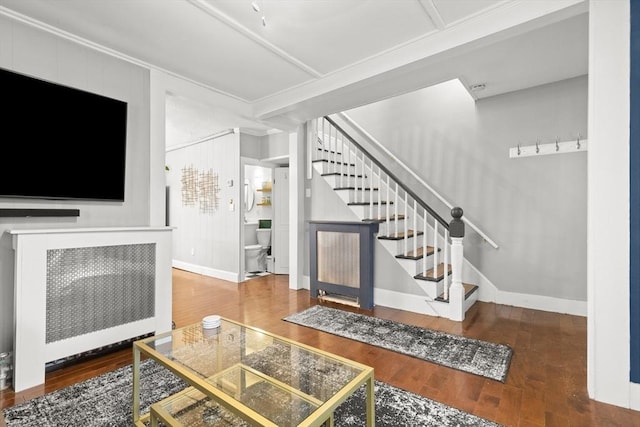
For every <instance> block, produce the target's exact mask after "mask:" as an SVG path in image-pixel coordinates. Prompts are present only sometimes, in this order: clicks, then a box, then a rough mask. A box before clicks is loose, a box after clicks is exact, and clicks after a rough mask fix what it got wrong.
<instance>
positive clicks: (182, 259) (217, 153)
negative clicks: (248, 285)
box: [166, 133, 244, 281]
mask: <svg viewBox="0 0 640 427" xmlns="http://www.w3.org/2000/svg"><path fill="white" fill-rule="evenodd" d="M166 162H167V165H168V166H169V169H170V170H169V172H167V185H168V186H169V194H170V196H169V212H170V213H169V218H170V224H169V225H171V226H173V227H176V230H175V231H174V235H173V260H174V265H175V266H177V267H180V268H184V269H186V270H190V271H195V272H198V273H201V274H207V275H210V276H213V277H219V278H222V279H226V280H232V281H238V277H239V276H238V274H239V271H240V255H239V254H240V247H241V245H240V242H241V240H240V217H241V215H242V198H241V194H243V191H244V186H243V185H242V182H241V181H240V177H241V174H240V136H239V134H238V133H233V134H229V135H226V136H223V137H220V138H216V139H213V140H210V141H205V142H202V143H200V144H195V145H191V146H189V147H186V148H181V149H177V150H173V151H170V152H168V153H167V157H166ZM190 166H193V168H195V169H197V170H198V171H199V172H200V173H206V172H212V173H213V174H214V175H217V178H218V188H219V192H218V206H217V208H215V209H205V210H204V211H203V209H202V208H201V205H200V203H199V202H196V203H195V205H188V204H187V203H186V202H187V201H188V199H187V198H184V197H183V190H184V188H185V185H184V184H183V177H184V176H185V175H184V172H183V170H184V169H185V168H188V167H190ZM231 181H233V184H232V185H230V182H231ZM231 201H232V202H233V211H232V210H230V205H231V203H230V202H231Z"/></svg>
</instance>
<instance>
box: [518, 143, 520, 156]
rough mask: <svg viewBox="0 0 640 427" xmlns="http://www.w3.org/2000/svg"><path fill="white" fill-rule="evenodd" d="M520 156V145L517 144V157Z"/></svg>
mask: <svg viewBox="0 0 640 427" xmlns="http://www.w3.org/2000/svg"><path fill="white" fill-rule="evenodd" d="M519 155H520V144H518V156H519Z"/></svg>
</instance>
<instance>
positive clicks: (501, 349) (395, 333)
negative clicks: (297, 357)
mask: <svg viewBox="0 0 640 427" xmlns="http://www.w3.org/2000/svg"><path fill="white" fill-rule="evenodd" d="M283 320H286V321H287V322H291V323H296V324H298V325H303V326H308V327H310V328H314V329H318V330H320V331H324V332H329V333H331V334H334V335H338V336H341V337H345V338H351V339H353V340H356V341H360V342H363V343H367V344H371V345H375V346H378V347H382V348H386V349H388V350H393V351H396V352H398V353H402V354H406V355H408V356H413V357H416V358H418V359H422V360H426V361H429V362H433V363H437V364H440V365H443V366H447V367H449V368H454V369H458V370H461V371H465V372H469V373H472V374H476V375H481V376H483V377H486V378H490V379H493V380H497V381H501V382H504V381H505V380H506V378H507V373H508V370H509V364H510V363H511V356H512V354H513V350H512V349H511V347H509V346H507V345H505V344H495V343H490V342H486V341H481V340H477V339H472V338H466V337H462V336H459V335H452V334H447V333H444V332H439V331H434V330H430V329H425V328H421V327H418V326H413V325H407V324H404V323H399V322H394V321H391V320H386V319H380V318H377V317H372V316H366V315H363V314H358V313H353V312H350V311H346V310H339V309H335V308H330V307H324V306H321V305H314V306H312V307H309V308H308V309H306V310H304V311H301V312H300V313H296V314H293V315H291V316H288V317H285V318H284V319H283Z"/></svg>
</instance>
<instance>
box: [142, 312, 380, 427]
mask: <svg viewBox="0 0 640 427" xmlns="http://www.w3.org/2000/svg"><path fill="white" fill-rule="evenodd" d="M142 343H143V344H144V345H146V346H148V347H149V348H150V349H151V350H154V351H155V352H156V353H159V354H160V355H161V356H162V357H163V358H165V359H167V360H168V361H170V362H171V363H175V364H177V365H178V366H180V367H184V368H186V369H187V370H188V372H190V373H191V374H193V375H194V376H195V377H197V378H199V379H201V380H203V381H204V382H205V383H206V384H207V386H208V387H211V388H214V389H216V390H218V391H219V392H222V393H224V394H225V395H227V396H229V397H230V398H232V399H233V400H234V401H236V402H239V403H240V404H242V405H244V406H245V407H246V408H249V409H250V410H252V411H255V412H256V413H257V414H261V416H264V417H266V418H267V419H269V420H270V421H272V422H273V423H275V424H277V425H298V424H299V423H300V422H301V421H302V420H304V419H306V418H307V417H308V416H310V415H311V414H312V413H313V412H314V411H315V410H316V409H318V408H319V407H320V406H321V405H322V404H324V403H325V402H327V401H328V400H330V399H332V398H333V397H334V396H335V395H336V394H338V393H339V392H341V391H342V390H343V389H345V387H347V386H348V385H349V384H350V383H352V382H353V381H354V380H356V379H357V378H359V377H360V378H362V375H363V373H366V374H368V373H369V370H371V369H372V368H369V367H367V366H365V365H361V364H358V363H356V362H352V361H350V360H348V359H344V358H341V357H338V356H335V355H332V354H330V353H326V352H323V351H321V350H318V349H314V348H312V347H309V346H305V345H303V344H299V343H296V342H294V341H291V340H288V339H285V338H282V337H277V336H274V335H272V334H269V333H267V332H264V331H262V330H259V329H256V328H252V327H249V326H245V325H242V324H240V323H236V322H233V321H230V320H227V319H222V320H221V323H220V326H219V327H218V328H215V329H204V328H203V327H202V324H195V325H191V326H187V327H184V328H181V329H176V330H173V331H171V332H168V333H165V334H161V335H157V336H155V337H151V338H147V339H144V340H142ZM193 393H196V394H197V392H193ZM187 397H188V396H185V395H183V396H179V398H178V397H177V398H178V399H169V400H168V401H167V402H165V405H163V406H165V409H166V410H167V411H168V412H169V413H173V412H174V411H173V410H172V408H175V407H181V406H182V405H185V404H186V403H185V399H187ZM204 397H205V396H202V399H196V400H197V401H199V402H201V401H204V400H208V399H204ZM187 400H193V399H192V398H190V397H189V398H188V399H187Z"/></svg>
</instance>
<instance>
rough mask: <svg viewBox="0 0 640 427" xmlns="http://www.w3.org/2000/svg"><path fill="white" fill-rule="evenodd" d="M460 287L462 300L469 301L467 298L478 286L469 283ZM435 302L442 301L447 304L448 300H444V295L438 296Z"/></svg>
mask: <svg viewBox="0 0 640 427" xmlns="http://www.w3.org/2000/svg"><path fill="white" fill-rule="evenodd" d="M462 286H463V287H464V299H465V300H466V299H469V297H470V296H471V295H472V294H473V293H474V292H475V291H477V290H478V285H472V284H471V283H463V284H462ZM436 301H442V302H449V299H448V298H447V299H444V293H443V294H440V296H439V297H438V298H436Z"/></svg>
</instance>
